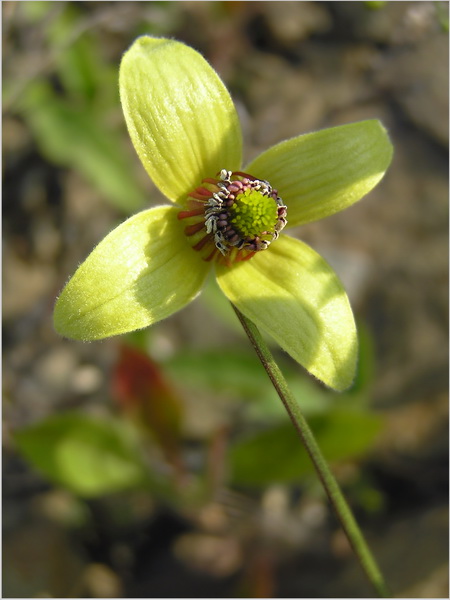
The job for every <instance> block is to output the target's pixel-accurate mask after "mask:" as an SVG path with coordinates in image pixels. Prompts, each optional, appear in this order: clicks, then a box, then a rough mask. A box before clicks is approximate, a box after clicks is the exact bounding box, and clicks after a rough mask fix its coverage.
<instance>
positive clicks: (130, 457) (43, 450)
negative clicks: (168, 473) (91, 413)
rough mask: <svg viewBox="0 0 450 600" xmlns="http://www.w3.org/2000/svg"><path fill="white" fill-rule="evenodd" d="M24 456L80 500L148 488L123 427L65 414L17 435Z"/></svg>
mask: <svg viewBox="0 0 450 600" xmlns="http://www.w3.org/2000/svg"><path fill="white" fill-rule="evenodd" d="M14 439H15V441H16V444H17V447H18V449H19V450H20V452H21V453H22V454H23V456H24V457H25V458H26V459H27V460H28V461H29V462H30V463H31V464H32V465H33V466H34V467H35V468H36V469H37V470H38V471H39V472H40V473H42V475H44V476H45V477H47V478H48V479H49V480H51V481H52V482H53V483H55V484H57V485H60V486H63V487H66V488H68V489H69V490H71V491H72V492H74V493H76V494H79V495H81V496H86V497H90V496H98V495H102V494H107V493H111V492H116V491H120V490H125V489H129V488H134V487H139V486H142V485H144V484H145V483H146V482H147V481H148V479H149V476H148V474H147V472H146V468H145V466H144V464H143V462H142V458H141V456H140V453H139V450H138V448H137V446H136V445H135V443H134V441H133V440H132V438H131V437H130V435H129V433H128V431H127V430H126V429H125V428H124V427H123V426H122V425H121V423H120V422H118V421H113V420H112V419H94V418H92V417H88V416H87V415H82V414H79V413H65V414H62V415H58V416H54V417H51V418H49V419H48V420H46V421H44V422H42V423H38V424H37V425H33V426H31V427H28V428H27V429H24V430H22V431H18V432H16V433H15V435H14Z"/></svg>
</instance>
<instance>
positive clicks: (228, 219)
mask: <svg viewBox="0 0 450 600" xmlns="http://www.w3.org/2000/svg"><path fill="white" fill-rule="evenodd" d="M217 176H218V177H219V178H218V179H214V178H212V177H206V178H205V179H203V180H202V182H201V183H202V184H203V185H200V186H199V187H198V188H196V189H195V190H193V191H192V192H191V193H190V194H189V196H188V198H187V201H186V206H187V208H189V209H190V210H182V211H180V212H179V214H178V218H179V219H189V221H188V223H189V224H188V225H187V226H186V227H185V234H186V236H187V237H188V239H189V240H190V242H191V245H192V247H193V248H194V250H197V251H199V252H201V254H202V256H203V259H204V260H207V261H209V260H213V259H216V260H220V261H222V262H224V263H225V264H227V265H231V264H233V263H234V262H240V261H243V260H249V259H250V258H251V257H252V256H254V255H255V253H256V252H259V251H261V250H266V249H267V248H268V247H269V245H270V244H271V242H273V241H274V240H276V239H277V238H278V236H279V233H280V231H281V230H282V229H283V228H284V227H285V225H286V223H287V220H286V215H287V208H286V206H285V205H284V204H283V201H282V200H281V198H279V197H278V193H277V190H274V189H273V188H272V186H271V185H270V183H269V182H268V181H265V180H260V179H257V178H256V177H253V176H252V175H249V174H248V173H244V172H242V171H228V170H226V169H222V170H221V171H220V172H219V173H217ZM200 236H201V237H200Z"/></svg>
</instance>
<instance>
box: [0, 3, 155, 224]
mask: <svg viewBox="0 0 450 600" xmlns="http://www.w3.org/2000/svg"><path fill="white" fill-rule="evenodd" d="M49 4H50V5H51V4H53V3H48V2H26V3H24V8H23V9H21V10H23V14H24V16H25V18H26V19H28V26H29V27H33V24H34V23H38V22H40V21H42V18H43V16H45V15H46V13H47V12H48V11H49V10H50V7H49V6H48V5H49ZM50 14H51V13H50ZM45 42H46V45H47V52H48V61H50V62H51V63H54V65H53V67H54V71H53V72H54V75H53V80H52V81H49V80H46V79H44V78H30V79H29V80H25V81H24V80H22V79H20V76H19V75H18V76H17V78H13V77H11V78H7V79H6V81H5V85H4V93H3V99H4V105H5V106H6V107H7V108H8V109H9V110H11V111H13V112H15V113H17V114H19V115H20V116H22V118H23V119H24V120H25V122H26V123H27V125H28V127H29V128H30V130H31V132H32V133H33V136H34V138H35V140H36V142H37V144H38V145H39V147H40V149H41V151H42V152H43V154H44V155H45V156H46V157H47V159H48V160H50V161H51V162H53V163H55V164H57V165H61V166H63V167H69V168H71V169H75V170H77V171H79V172H80V173H81V174H82V175H83V176H84V177H85V178H86V180H87V181H89V182H90V183H91V184H92V185H93V186H95V187H96V188H97V189H98V191H100V192H101V193H102V195H103V196H104V198H105V199H106V200H108V201H110V202H112V203H113V204H114V205H115V206H116V207H117V208H119V209H121V210H122V211H123V212H126V213H131V212H133V211H135V210H137V209H139V208H140V207H142V206H143V205H144V202H145V195H144V191H143V189H142V187H141V186H140V185H139V182H138V180H137V179H136V176H135V168H134V165H133V158H134V157H132V155H130V154H129V153H127V152H125V150H124V145H123V135H122V132H121V129H122V128H123V123H122V121H121V119H120V118H118V115H120V113H119V112H118V104H119V102H118V87H117V66H116V65H112V64H111V63H109V62H108V61H107V60H106V59H105V58H104V54H103V53H102V48H100V47H99V43H98V39H97V38H96V36H95V32H94V31H93V30H92V28H91V31H84V27H83V17H82V15H81V13H80V10H79V8H78V7H77V6H76V3H73V2H72V3H67V6H64V10H62V11H60V12H59V14H57V15H56V16H55V17H54V18H53V19H50V20H49V22H48V25H47V27H46V28H45ZM47 66H50V65H47ZM18 90H19V92H20V93H18Z"/></svg>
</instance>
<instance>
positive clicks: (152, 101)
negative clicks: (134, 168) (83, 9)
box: [119, 36, 242, 202]
mask: <svg viewBox="0 0 450 600" xmlns="http://www.w3.org/2000/svg"><path fill="white" fill-rule="evenodd" d="M119 84H120V97H121V100H122V107H123V111H124V114H125V119H126V122H127V125H128V130H129V132H130V136H131V140H132V142H133V144H134V147H135V149H136V151H137V153H138V155H139V157H140V159H141V161H142V164H143V165H144V167H145V169H146V170H147V173H148V174H149V175H150V177H151V179H152V180H153V181H154V183H155V184H156V185H157V186H158V188H159V189H160V190H161V192H162V193H163V194H165V195H166V196H167V198H169V199H170V200H173V201H174V202H177V201H178V202H181V201H182V200H183V199H184V198H185V197H186V195H187V194H188V193H189V192H190V191H192V190H193V189H195V188H196V187H198V186H199V185H200V183H201V180H202V179H203V178H205V177H214V175H215V174H216V173H218V172H219V171H220V170H221V169H230V170H237V169H239V167H240V163H241V152H242V150H241V148H242V139H241V130H240V125H239V120H238V117H237V113H236V109H235V107H234V104H233V102H232V100H231V98H230V95H229V94H228V91H227V89H226V88H225V86H224V85H223V83H222V81H221V80H220V79H219V77H218V76H217V74H216V73H215V71H214V70H213V69H212V68H211V67H210V66H209V65H208V63H207V62H206V61H205V60H204V59H203V58H202V56H200V54H198V52H196V51H195V50H193V49H192V48H189V47H188V46H185V45H184V44H182V43H180V42H176V41H173V40H169V39H164V38H153V37H149V36H143V37H141V38H138V39H137V40H136V41H135V42H134V44H133V45H132V46H131V48H130V49H129V50H128V52H127V53H126V54H125V55H124V57H123V60H122V64H121V67H120V76H119Z"/></svg>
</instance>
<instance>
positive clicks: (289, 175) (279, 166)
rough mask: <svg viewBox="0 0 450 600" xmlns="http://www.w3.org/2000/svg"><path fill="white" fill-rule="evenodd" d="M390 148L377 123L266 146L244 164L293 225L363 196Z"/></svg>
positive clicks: (374, 181) (385, 162)
mask: <svg viewBox="0 0 450 600" xmlns="http://www.w3.org/2000/svg"><path fill="white" fill-rule="evenodd" d="M391 158H392V144H391V143H390V141H389V138H388V136H387V133H386V130H385V129H384V127H383V126H382V124H381V123H380V122H379V121H377V120H371V121H361V122H359V123H351V124H350V125H342V126H340V127H332V128H330V129H324V130H322V131H317V132H315V133H308V134H306V135H301V136H299V137H296V138H293V139H291V140H287V141H284V142H281V143H280V144H277V145H276V146H272V148H270V149H269V150H267V151H266V152H263V153H262V154H260V156H258V157H257V158H256V159H255V160H254V161H252V162H251V163H250V164H249V165H248V166H246V167H245V171H246V172H247V173H251V174H252V175H254V176H255V177H259V178H262V179H267V180H268V181H270V183H271V184H272V186H273V187H275V188H276V189H277V190H278V193H279V195H280V196H281V198H282V199H283V201H284V203H285V204H286V205H287V207H288V215H287V218H288V225H289V226H290V227H293V226H295V225H301V224H302V223H308V222H309V221H316V220H317V219H322V218H323V217H327V216H329V215H332V214H334V213H335V212H338V211H340V210H343V209H344V208H347V206H350V205H351V204H353V203H354V202H357V201H358V200H360V199H361V198H362V197H363V196H364V195H365V194H367V193H368V192H369V191H370V190H371V189H372V188H373V187H375V185H376V184H377V183H378V182H379V181H380V179H381V178H382V177H383V175H384V173H385V171H386V169H387V168H388V166H389V164H390V162H391Z"/></svg>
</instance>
